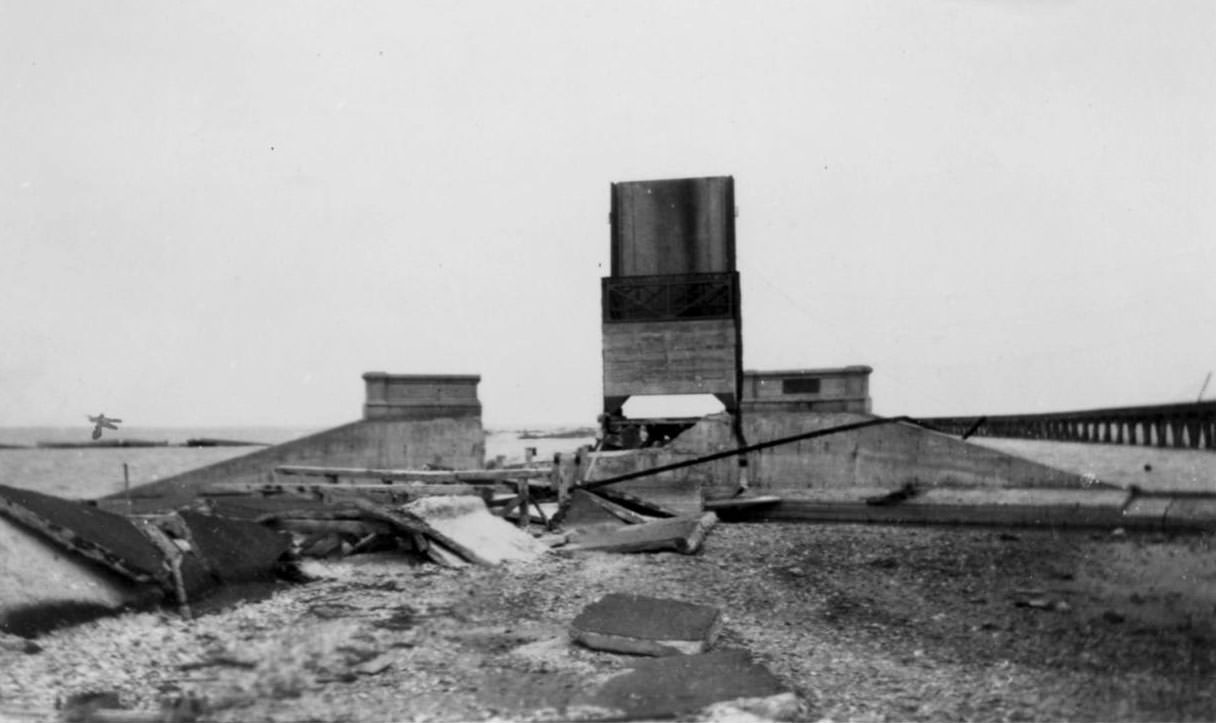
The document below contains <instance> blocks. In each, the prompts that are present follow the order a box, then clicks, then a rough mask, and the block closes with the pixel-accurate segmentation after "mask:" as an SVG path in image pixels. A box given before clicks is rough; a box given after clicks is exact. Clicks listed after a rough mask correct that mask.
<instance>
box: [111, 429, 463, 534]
mask: <svg viewBox="0 0 1216 723" xmlns="http://www.w3.org/2000/svg"><path fill="white" fill-rule="evenodd" d="M284 464H307V465H324V466H330V467H374V468H380V469H384V468H399V469H419V468H421V467H423V466H424V465H427V464H433V465H439V466H443V467H452V468H456V469H480V468H481V467H483V466H484V464H485V432H484V431H483V430H482V428H481V419H480V418H479V417H465V418H461V419H427V420H418V419H368V420H363V421H359V422H352V423H350V424H346V425H343V426H341V427H335V428H333V429H329V430H326V431H324V432H318V433H317V434H313V435H310V436H308V437H302V438H300V439H297V440H293V441H291V442H286V443H284V444H279V445H275V446H273V447H267V448H265V449H261V450H258V451H256V452H253V453H251V454H247V455H244V456H241V457H234V458H232V459H228V460H224V461H223V462H218V463H216V464H213V465H209V466H206V467H200V468H198V469H195V470H190V471H188V472H183V473H181V474H179V475H175V476H173V477H168V478H166V479H163V480H158V481H156V482H151V483H149V484H146V485H141V486H139V487H136V488H134V489H132V490H131V495H132V497H133V498H134V499H135V500H136V507H137V511H147V510H152V509H170V508H173V507H178V506H181V505H184V504H187V503H188V502H190V501H191V500H192V499H194V497H195V496H196V495H197V493H198V490H199V489H201V488H203V487H205V486H207V485H210V484H212V483H215V482H264V483H268V482H273V481H274V478H273V470H274V468H275V467H276V466H278V465H284ZM120 496H121V493H119V494H115V495H112V496H111V497H112V498H117V497H120Z"/></svg>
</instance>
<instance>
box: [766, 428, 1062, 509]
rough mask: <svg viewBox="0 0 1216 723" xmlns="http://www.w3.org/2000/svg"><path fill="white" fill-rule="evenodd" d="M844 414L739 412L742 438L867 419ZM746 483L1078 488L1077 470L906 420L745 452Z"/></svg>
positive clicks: (779, 488)
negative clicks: (1026, 457) (1044, 462)
mask: <svg viewBox="0 0 1216 723" xmlns="http://www.w3.org/2000/svg"><path fill="white" fill-rule="evenodd" d="M869 418H870V417H867V416H865V415H860V414H847V413H784V412H769V413H752V414H747V415H744V417H743V430H744V435H745V436H746V438H747V441H748V443H749V444H756V443H759V442H763V441H766V440H771V439H779V438H781V437H789V436H794V435H797V434H801V433H804V432H810V431H813V430H816V429H823V428H826V427H834V426H838V425H843V424H850V423H854V422H860V421H864V420H866V419H869ZM748 474H749V479H750V482H751V487H752V489H753V490H756V491H758V492H773V493H777V494H783V495H788V494H792V493H796V492H797V490H804V489H805V490H814V489H824V488H841V487H887V488H891V489H894V488H897V487H900V486H902V485H904V484H907V483H915V484H918V485H923V486H950V487H1082V486H1083V485H1084V481H1083V480H1082V478H1081V476H1080V475H1076V474H1073V473H1071V472H1064V471H1062V470H1058V469H1054V468H1051V467H1047V466H1045V465H1041V464H1038V463H1036V462H1031V461H1029V460H1025V459H1022V458H1020V457H1014V456H1011V455H1008V454H1004V453H1001V452H997V451H996V450H992V449H987V448H985V447H980V446H978V445H974V444H970V443H968V442H964V441H962V440H960V439H958V438H956V437H950V436H947V435H944V434H939V433H936V432H931V431H929V430H927V429H924V428H922V427H917V426H915V425H911V424H902V423H897V424H886V425H880V426H875V427H867V428H865V429H859V430H856V431H852V432H844V433H841V434H835V435H829V436H825V437H818V438H815V439H809V440H804V441H801V442H795V443H792V444H787V445H783V446H779V447H773V448H771V449H766V450H762V451H760V452H756V453H753V454H751V455H749V466H748Z"/></svg>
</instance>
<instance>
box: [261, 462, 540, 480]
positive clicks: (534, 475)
mask: <svg viewBox="0 0 1216 723" xmlns="http://www.w3.org/2000/svg"><path fill="white" fill-rule="evenodd" d="M274 472H275V474H280V475H297V476H312V477H331V478H342V477H347V478H350V479H379V480H392V481H410V482H433V483H443V482H466V483H477V482H500V481H504V480H516V479H544V478H546V477H548V476H549V473H550V470H549V468H548V467H529V468H517V469H466V470H459V469H458V470H432V469H374V468H367V467H314V466H307V465H280V466H278V467H275V468H274Z"/></svg>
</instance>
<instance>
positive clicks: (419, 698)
mask: <svg viewBox="0 0 1216 723" xmlns="http://www.w3.org/2000/svg"><path fill="white" fill-rule="evenodd" d="M1212 542H1213V541H1212V538H1211V537H1210V536H1207V535H1187V536H1169V535H1165V534H1162V533H1152V534H1148V533H1136V532H1128V533H1126V534H1111V533H1110V532H1103V533H1097V532H1093V531H1055V532H1053V531H1050V530H1043V529H1030V530H1025V529H1019V530H993V529H974V528H964V529H960V528H927V527H907V526H895V527H890V526H862V525H849V524H840V525H827V526H815V525H805V524H788V523H765V524H753V523H742V524H733V525H719V526H718V527H716V528H715V529H714V532H713V534H712V535H710V536H709V537H708V538H707V539H706V541H705V544H704V545H703V547H702V549H701V551H700V553H699V554H697V555H694V556H689V555H681V554H677V553H670V552H664V553H656V554H648V555H647V554H643V555H620V554H608V553H598V552H590V553H583V554H578V555H569V556H566V555H558V556H555V555H545V556H541V557H538V558H536V559H534V560H531V561H521V562H510V563H507V564H506V565H505V566H471V567H468V568H465V569H460V570H457V569H451V568H445V567H441V566H438V565H433V564H426V563H421V562H416V561H414V562H411V560H414V558H403V557H402V555H401V554H400V553H376V554H368V555H354V556H350V557H346V558H343V559H338V560H329V561H326V560H317V561H306V562H305V563H304V569H305V571H307V572H309V573H310V574H312V575H314V576H315V577H316V578H317V579H316V581H315V582H313V583H311V584H308V585H294V586H288V587H284V588H281V589H280V590H279V591H278V592H277V593H276V594H275V595H274V596H273V597H271V598H268V599H265V600H261V601H258V602H253V603H248V604H245V605H242V606H238V607H233V608H231V609H227V610H223V611H220V612H217V613H215V614H212V615H208V616H204V617H200V618H197V619H195V620H193V621H186V620H184V619H182V618H180V617H178V616H177V615H174V614H164V613H139V614H128V615H123V616H120V617H115V618H107V619H102V620H98V621H95V622H91V623H87V624H84V625H79V626H75V627H72V628H67V629H63V630H59V631H56V632H53V633H50V634H48V635H45V636H42V637H40V638H39V639H38V640H37V641H36V647H37V650H28V649H23V648H22V647H21V646H19V645H16V644H14V645H3V646H0V713H3V714H5V715H6V716H8V717H10V718H13V719H16V720H36V719H43V718H45V717H47V716H48V715H50V716H53V715H56V714H57V713H59V712H61V711H56V710H55V705H56V701H57V700H59V701H61V702H62V701H67V700H69V699H71V698H73V697H75V698H77V699H78V698H79V697H80V696H82V695H84V694H86V693H94V694H98V693H104V692H110V693H112V694H113V699H114V700H116V701H117V703H118V704H120V705H121V706H122V707H123V708H125V709H126V710H125V713H127V714H128V716H134V715H135V714H137V713H143V714H146V715H148V716H154V715H155V716H161V717H159V718H152V717H148V718H145V720H170V719H171V718H169V717H168V716H169V715H170V714H176V715H179V716H180V715H182V714H183V711H184V712H185V713H190V714H197V716H198V719H199V720H212V721H244V720H267V721H299V720H335V721H336V720H360V721H383V720H445V721H446V720H452V721H455V720H572V719H602V718H607V717H614V716H615V717H618V719H619V717H620V716H624V717H630V712H629V711H628V710H626V709H625V707H626V706H625V704H624V703H620V701H621V699H619V698H616V699H614V698H613V697H612V696H613V695H615V694H616V691H619V690H620V689H621V688H622V686H625V685H626V684H628V683H629V680H630V679H629V678H627V676H630V675H631V674H632V675H633V678H632V680H637V679H638V677H639V676H638V675H637V674H636V671H638V670H641V671H643V672H644V673H645V672H646V671H653V670H654V668H653V666H654V665H656V664H658V663H657V661H659V660H660V659H657V658H651V657H639V656H629V655H622V654H620V653H616V652H609V651H603V650H598V649H593V648H588V647H585V646H584V645H581V644H578V643H576V642H574V641H573V640H572V624H573V622H574V621H575V620H577V619H578V618H579V616H580V615H581V614H583V612H584V611H587V610H588V609H589V608H592V606H594V605H596V603H597V602H600V601H602V600H604V599H605V598H606V597H607V596H611V595H614V594H616V595H635V596H636V595H645V596H653V597H657V598H666V599H672V600H679V601H682V602H684V603H688V604H695V605H702V606H707V607H710V608H713V609H716V610H718V611H720V613H721V624H720V630H719V632H717V633H716V635H715V636H714V637H713V638H712V639H713V646H712V650H711V654H718V651H732V650H744V651H747V656H746V657H747V658H749V659H750V661H751V662H753V663H755V664H758V665H761V666H762V667H763V669H764V670H759V669H756V671H755V672H754V673H751V674H749V676H748V678H747V679H748V680H753V681H755V684H756V685H757V686H758V689H759V691H760V692H762V693H768V692H772V691H773V690H776V689H777V688H779V689H781V690H784V691H788V692H789V693H790V694H792V695H793V696H794V697H795V698H796V705H797V708H796V715H795V717H796V718H798V719H811V720H815V719H820V718H828V719H833V720H849V719H868V720H889V719H898V720H943V719H966V720H978V721H983V720H994V721H995V720H1011V719H1024V720H1025V719H1031V720H1042V719H1053V720H1056V719H1086V720H1091V719H1102V720H1115V719H1158V720H1159V719H1167V720H1195V719H1198V720H1210V719H1212V718H1214V717H1216V700H1214V699H1213V692H1212V690H1211V686H1210V681H1211V677H1212V675H1213V674H1214V673H1216V645H1214V644H1213V643H1214V642H1216V638H1214V634H1213V631H1212V627H1211V620H1212V610H1213V607H1212V606H1213V605H1216V600H1213V599H1212V586H1211V583H1210V581H1211V580H1212V579H1214V578H1213V576H1214V575H1216V555H1213V552H1214V550H1213V544H1212ZM1205 580H1206V581H1207V582H1206V583H1205V582H1204V581H1205ZM735 655H736V654H734V653H729V652H726V653H725V659H723V658H714V659H712V660H706V661H705V664H704V665H700V664H698V665H694V664H693V662H691V661H690V662H689V663H688V664H687V665H684V664H683V663H680V662H679V661H676V662H675V663H672V664H666V663H664V664H662V665H661V668H662V669H661V670H660V673H662V674H663V675H672V674H678V673H679V671H680V670H682V669H687V668H693V669H696V670H706V669H707V670H716V669H718V668H719V667H720V666H721V665H725V664H730V665H736V664H738V665H744V664H746V663H745V662H744V661H743V660H741V659H740V658H738V657H733V656H735ZM714 661H717V662H714ZM672 665H674V666H676V668H675V669H674V670H672V671H668V670H666V668H670V667H671V666H672ZM663 666H666V668H663ZM765 670H766V671H768V672H767V673H765V672H764V671H765ZM642 677H645V676H642ZM614 681H615V682H614ZM773 681H776V684H775V683H774V682H773ZM644 683H645V680H643V681H641V682H639V685H641V686H642V688H640V689H638V693H639V695H638V697H637V698H636V699H630V700H636V701H638V703H637V705H638V706H642V705H643V704H645V705H646V706H652V705H666V704H667V703H666V701H667V700H668V699H666V698H659V697H656V695H657V694H656V692H655V691H653V690H652V689H650V688H647V687H645V685H644ZM778 684H779V685H778ZM659 692H662V691H659ZM614 700H616V701H617V703H618V705H614V704H613V701H614ZM689 700H691V698H690V699H689ZM778 700H779V701H780V700H784V701H785V702H786V703H788V702H789V698H788V697H786V698H784V699H781V698H779V697H778ZM764 701H768V703H767V705H768V706H769V707H765V705H766V703H764ZM698 702H699V701H698ZM679 703H680V701H676V704H677V705H678V704H679ZM738 705H744V706H747V705H751V706H753V707H752V708H751V709H745V710H744V712H740V710H739V709H738V708H732V707H730V706H731V704H727V703H721V704H716V707H715V705H711V706H709V707H708V708H707V709H702V710H701V712H699V713H695V714H681V716H682V717H684V719H713V718H715V717H716V718H717V719H718V720H739V719H741V717H742V716H744V715H745V714H746V715H751V716H753V718H751V719H752V720H756V719H757V718H759V719H764V718H765V717H770V716H771V715H786V714H789V713H790V712H791V710H792V709H791V708H789V707H788V705H784V704H778V705H773V703H772V700H771V699H770V698H759V699H758V700H756V699H753V700H750V702H748V701H745V702H743V703H739V704H738ZM755 706H759V707H755ZM747 710H750V712H746V711H747ZM633 711H634V714H633V715H634V716H636V717H647V716H646V715H644V713H648V714H654V713H655V712H656V709H654V708H644V709H643V708H641V707H635V708H633ZM651 717H653V716H651ZM130 719H132V720H135V719H136V718H133V717H132V718H130ZM184 719H185V718H182V717H179V718H175V719H174V720H184ZM744 719H746V718H744Z"/></svg>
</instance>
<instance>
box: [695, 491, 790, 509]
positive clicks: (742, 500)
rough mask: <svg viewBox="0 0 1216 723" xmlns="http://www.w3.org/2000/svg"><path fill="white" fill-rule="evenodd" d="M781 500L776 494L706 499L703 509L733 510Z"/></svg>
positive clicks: (761, 505)
mask: <svg viewBox="0 0 1216 723" xmlns="http://www.w3.org/2000/svg"><path fill="white" fill-rule="evenodd" d="M780 501H781V498H780V497H777V496H776V495H756V496H750V495H749V496H742V497H727V498H725V499H718V500H706V501H705V509H707V510H710V511H713V512H717V513H726V512H735V511H739V510H748V509H751V508H753V507H768V506H770V505H775V504H777V503H778V502H780Z"/></svg>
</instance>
